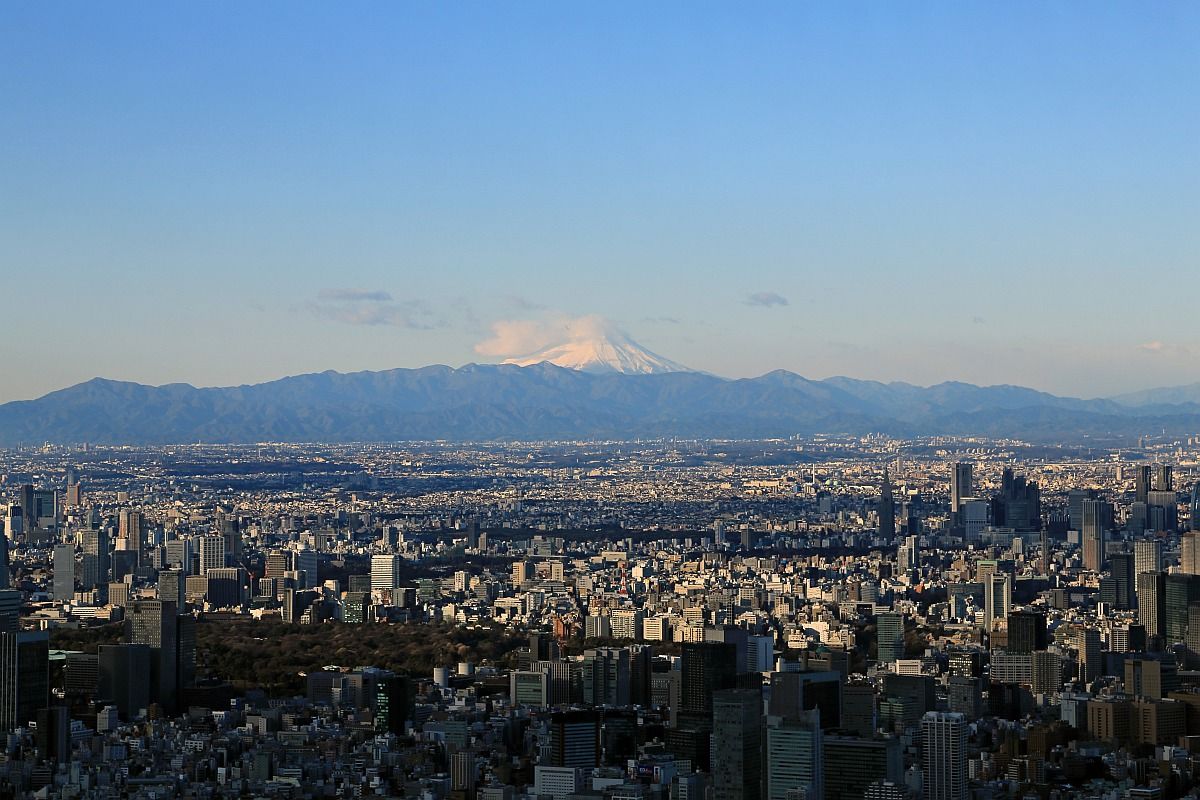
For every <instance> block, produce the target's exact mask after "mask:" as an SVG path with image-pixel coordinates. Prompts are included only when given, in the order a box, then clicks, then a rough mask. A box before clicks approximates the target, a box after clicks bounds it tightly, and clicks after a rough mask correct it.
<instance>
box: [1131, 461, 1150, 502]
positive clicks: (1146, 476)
mask: <svg viewBox="0 0 1200 800" xmlns="http://www.w3.org/2000/svg"><path fill="white" fill-rule="evenodd" d="M1133 469H1134V472H1133V495H1134V501H1135V502H1138V503H1144V502H1146V496H1147V494H1149V492H1150V489H1151V483H1152V469H1153V468H1152V467H1151V466H1150V465H1149V464H1138V465H1137V466H1135V467H1134V468H1133Z"/></svg>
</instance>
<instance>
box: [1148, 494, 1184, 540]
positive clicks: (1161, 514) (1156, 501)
mask: <svg viewBox="0 0 1200 800" xmlns="http://www.w3.org/2000/svg"><path fill="white" fill-rule="evenodd" d="M1146 514H1147V516H1148V518H1149V526H1148V527H1149V528H1150V529H1151V530H1153V531H1156V532H1161V531H1175V530H1178V529H1179V497H1178V496H1177V495H1176V494H1175V493H1174V492H1168V491H1159V490H1158V489H1155V490H1154V491H1152V492H1150V493H1149V494H1148V495H1147V496H1146Z"/></svg>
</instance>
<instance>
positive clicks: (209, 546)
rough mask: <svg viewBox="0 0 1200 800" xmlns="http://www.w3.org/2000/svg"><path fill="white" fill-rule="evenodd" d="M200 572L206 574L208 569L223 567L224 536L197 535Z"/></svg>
mask: <svg viewBox="0 0 1200 800" xmlns="http://www.w3.org/2000/svg"><path fill="white" fill-rule="evenodd" d="M198 544H199V552H200V574H201V575H207V574H208V571H209V570H210V569H224V568H225V537H223V536H201V537H199V542H198Z"/></svg>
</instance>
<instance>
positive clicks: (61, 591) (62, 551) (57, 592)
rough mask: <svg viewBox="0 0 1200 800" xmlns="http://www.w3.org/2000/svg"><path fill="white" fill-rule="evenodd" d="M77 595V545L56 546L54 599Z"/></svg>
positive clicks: (64, 598) (61, 599) (64, 599)
mask: <svg viewBox="0 0 1200 800" xmlns="http://www.w3.org/2000/svg"><path fill="white" fill-rule="evenodd" d="M74 595H75V545H73V544H56V545H55V546H54V599H55V600H58V601H66V600H70V599H71V598H72V597H73V596H74Z"/></svg>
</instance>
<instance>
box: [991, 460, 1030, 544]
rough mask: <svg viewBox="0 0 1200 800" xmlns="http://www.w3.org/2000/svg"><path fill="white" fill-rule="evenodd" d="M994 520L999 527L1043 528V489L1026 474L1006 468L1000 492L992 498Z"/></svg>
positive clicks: (1014, 528)
mask: <svg viewBox="0 0 1200 800" xmlns="http://www.w3.org/2000/svg"><path fill="white" fill-rule="evenodd" d="M992 521H993V522H994V523H995V524H996V526H997V527H1002V528H1003V527H1007V528H1012V529H1013V530H1018V531H1037V530H1041V528H1042V492H1041V489H1040V488H1039V487H1038V485H1037V484H1036V483H1035V482H1033V481H1031V480H1028V479H1027V478H1026V477H1025V476H1024V475H1014V474H1013V471H1012V469H1009V468H1005V470H1004V475H1003V479H1002V482H1001V488H1000V494H998V495H997V496H996V497H995V498H993V500H992Z"/></svg>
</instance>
